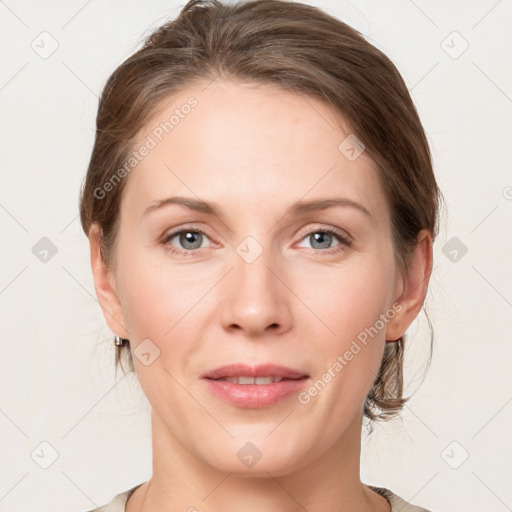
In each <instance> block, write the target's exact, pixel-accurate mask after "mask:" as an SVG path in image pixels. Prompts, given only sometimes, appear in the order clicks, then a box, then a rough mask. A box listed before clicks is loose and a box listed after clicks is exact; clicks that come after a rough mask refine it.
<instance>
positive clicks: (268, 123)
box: [123, 80, 386, 210]
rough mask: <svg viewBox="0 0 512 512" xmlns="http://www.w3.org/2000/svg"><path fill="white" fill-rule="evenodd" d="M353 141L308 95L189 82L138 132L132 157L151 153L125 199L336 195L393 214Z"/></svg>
mask: <svg viewBox="0 0 512 512" xmlns="http://www.w3.org/2000/svg"><path fill="white" fill-rule="evenodd" d="M347 137H348V139H347ZM351 137H353V135H351V134H350V127H349V126H348V124H347V123H346V122H345V121H344V120H343V118H342V117H341V116H340V115H339V114H336V113H335V112H334V111H333V110H332V109H330V108H329V107H328V106H327V105H325V104H324V103H322V102H320V101H318V100H315V99H313V98H311V97H306V96H303V95H299V94H296V93H293V92H289V91H285V90H282V89H280V88H277V87H274V86H268V85H261V84H238V83H237V84H235V83H233V82H228V81H220V80H215V81H214V82H213V83H210V84H209V85H207V86H206V87H205V84H201V85H195V86H190V87H188V88H186V89H184V90H182V91H180V92H179V93H177V94H175V95H173V96H172V98H169V99H168V100H166V101H165V102H162V103H161V105H160V106H159V107H158V109H157V110H156V111H155V113H154V114H153V115H152V117H151V118H150V119H149V120H148V121H147V122H146V124H145V125H144V128H143V129H142V130H141V131H140V133H139V134H138V136H137V140H136V142H135V144H134V148H135V151H137V150H139V152H140V148H142V147H143V146H144V145H146V146H148V147H150V149H149V150H147V151H144V153H145V156H144V157H143V158H141V159H140V161H138V163H137V164H136V166H135V167H134V169H133V170H132V171H131V173H130V176H129V183H128V184H127V185H128V186H127V189H126V190H125V194H126V195H127V196H129V197H128V198H127V201H130V203H131V207H132V208H133V209H137V210H141V209H143V208H145V207H146V206H147V203H148V202H149V201H152V200H155V199H159V198H162V197H163V196H165V195H189V196H190V195H195V196H197V197H199V198H201V199H204V200H209V199H211V200H212V201H215V202H222V201H224V200H226V201H228V202H233V201H234V200H236V199H238V200H239V201H240V202H241V203H243V204H245V206H246V208H254V209H261V206H262V205H265V204H268V205H269V206H271V205H276V207H277V206H278V205H280V204H282V203H283V202H286V203H291V202H294V201H297V200H298V199H300V198H301V197H305V196H307V197H306V198H313V197H317V196H324V195H326V194H331V195H332V192H334V191H336V192H339V193H343V195H345V196H350V198H351V199H354V200H359V201H361V202H364V203H366V204H367V205H368V208H369V209H374V210H378V209H379V208H386V206H385V200H384V197H383V193H382V189H381V187H380V184H379V180H378V178H377V173H376V169H375V166H374V163H373V161H372V160H371V159H370V158H369V156H368V155H367V154H366V153H365V152H364V151H363V152H362V153H361V154H360V155H359V156H358V157H357V158H355V159H353V158H348V157H347V153H346V152H345V150H346V145H347V143H348V144H350V141H351V140H352V139H351ZM347 141H349V142H347ZM356 150H358V148H357V147H356ZM348 156H349V157H350V156H353V154H352V155H350V154H348ZM356 156H357V154H356ZM123 201H124V199H123ZM132 208H131V209H132Z"/></svg>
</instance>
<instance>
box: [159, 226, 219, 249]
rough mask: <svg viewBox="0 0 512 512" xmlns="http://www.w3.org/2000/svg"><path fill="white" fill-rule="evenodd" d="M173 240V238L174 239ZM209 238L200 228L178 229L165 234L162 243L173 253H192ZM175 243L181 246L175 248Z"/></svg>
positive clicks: (201, 246)
mask: <svg viewBox="0 0 512 512" xmlns="http://www.w3.org/2000/svg"><path fill="white" fill-rule="evenodd" d="M175 239H176V241H174V242H173V240H175ZM205 240H209V238H208V237H207V236H206V234H205V233H204V232H203V231H201V230H200V229H188V228H185V229H180V230H179V231H175V232H174V233H171V234H170V235H168V236H166V237H165V238H164V240H163V241H162V244H163V245H165V246H166V247H167V248H169V249H170V251H171V252H175V253H180V254H183V253H194V252H195V251H196V250H197V249H201V248H203V247H205V246H204V245H203V242H204V241H205ZM176 245H178V246H181V249H179V248H176Z"/></svg>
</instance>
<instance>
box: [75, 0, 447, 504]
mask: <svg viewBox="0 0 512 512" xmlns="http://www.w3.org/2000/svg"><path fill="white" fill-rule="evenodd" d="M439 197H440V196H439V191H438V188H437V184H436V181H435V178H434V175H433V171H432V164H431V158H430V152H429V148H428V143H427V140H426V137H425V134H424V131H423V128H422V126H421V123H420V120H419V118H418V115H417V112H416V110H415V107H414V105H413V103H412V101H411V98H410V96H409V94H408V91H407V88H406V86H405V84H404V82H403V80H402V78H401V77H400V75H399V73H398V71H397V70H396V68H395V67H394V65H393V64H392V63H391V62H390V61H389V59H388V58H387V57H386V56H385V55H383V54H382V53H381V52H380V51H379V50H377V49H376V48H375V47H373V46H372V45H370V44H369V43H368V42H367V41H365V40H364V39H363V37H362V36H361V35H360V34H359V33H358V32H356V31H355V30H353V29H352V28H350V27H348V26H347V25H345V24H344V23H342V22H341V21H339V20H337V19H335V18H333V17H331V16H329V15H328V14H326V13H324V12H323V11H321V10H319V9H317V8H315V7H312V6H307V5H305V4H301V3H295V2H294V3H289V2H284V1H281V0H255V1H249V2H243V3H238V4H234V5H223V4H222V3H220V2H218V1H201V0H192V1H190V2H188V4H187V5H186V6H185V7H184V8H183V10H182V11H181V13H180V15H179V16H178V18H177V19H176V20H174V21H171V22H169V23H166V24H165V25H163V26H162V27H160V28H159V29H158V30H156V31H155V32H154V33H153V34H151V35H150V36H149V37H148V39H147V40H146V42H145V44H144V46H143V48H142V49H141V50H140V51H138V52H137V53H136V54H135V55H133V56H132V57H130V58H129V59H127V60H126V61H125V62H124V63H123V64H122V65H121V66H119V68H118V69H117V70H116V71H115V72H114V73H113V75H112V76H111V77H110V79H109V81H108V83H107V84H106V86H105V89H104V91H103V94H102V97H101V100H100V105H99V110H98V116H97V131H96V140H95V145H94V148H93V153H92V156H91V161H90V165H89V169H88V172H87V176H86V179H85V183H84V186H83V189H82V194H81V221H82V226H83V229H84V231H85V233H86V234H87V236H88V237H89V241H90V249H91V264H92V271H93V275H94V282H95V289H96V293H97V296H98V299H99V301H100V304H101V306H102V310H103V312H104V316H105V320H106V322H107V324H108V325H109V327H110V329H111V330H112V331H113V332H114V333H115V334H116V338H115V343H116V345H117V356H116V364H118V363H121V364H122V360H123V358H125V357H126V358H127V360H128V363H129V365H130V366H131V369H132V370H134V371H136V373H137V377H138V380H139V382H140V384H141V387H142V389H143V391H144V393H145V395H146V396H147V398H148V400H149V402H150V404H151V425H152V442H153V475H152V477H151V479H150V480H149V481H148V482H145V483H143V484H140V485H139V486H137V487H135V488H133V489H129V490H128V491H126V492H123V493H121V494H119V495H118V496H116V498H115V499H114V500H113V501H112V502H111V503H109V504H108V505H106V506H105V507H103V508H101V510H106V511H112V512H113V511H120V510H124V511H127V512H135V511H137V512H140V511H150V510H159V511H167V510H169V511H176V510H188V511H195V510H198V511H200V512H203V511H219V510H223V511H225V510H228V511H229V510H240V509H243V510H246V511H261V510H279V511H295V510H308V511H310V512H316V511H325V510H330V511H334V510H336V511H355V510H357V511H368V512H369V511H376V512H387V511H390V510H392V511H398V510H400V511H402V512H407V511H422V510H425V509H423V508H419V507H417V506H414V505H412V504H410V503H407V502H406V501H405V500H403V499H402V498H400V497H399V496H397V495H396V494H395V493H393V492H392V491H391V490H389V489H385V488H377V487H373V486H370V485H365V484H363V483H362V482H361V480H360V474H359V469H360V466H359V463H360V461H359V458H360V448H361V442H360V439H361V428H362V420H363V416H364V417H366V418H367V419H369V420H371V421H375V420H379V419H386V418H390V417H392V416H393V415H396V414H398V413H399V412H400V410H401V408H402V406H403V404H404V403H405V401H406V398H404V397H403V393H402V383H403V379H402V364H403V350H404V342H405V338H404V333H405V331H406V330H407V328H408V327H409V325H410V324H411V322H412V321H413V320H414V318H415V317H416V316H417V315H418V313H419V311H420V309H421V307H422V305H423V302H424V298H425V294H426V291H427V285H428V281H429V277H430V274H431V269H432V243H433V240H434V239H435V235H436V233H437V211H438V201H439Z"/></svg>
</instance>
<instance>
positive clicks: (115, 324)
mask: <svg viewBox="0 0 512 512" xmlns="http://www.w3.org/2000/svg"><path fill="white" fill-rule="evenodd" d="M101 236H102V234H101V228H100V226H99V225H98V224H97V223H93V224H92V226H91V228H90V229H89V246H90V253H91V267H92V274H93V277H94V288H95V290H96V296H97V297H98V301H99V303H100V306H101V309H102V311H103V316H104V317H105V321H106V322H107V324H108V326H109V328H110V330H111V331H112V332H113V333H115V334H116V335H117V336H120V337H121V338H129V334H128V331H127V329H126V327H125V322H124V317H123V310H122V307H121V302H120V300H119V297H118V295H117V291H116V287H115V276H114V272H113V270H112V269H109V268H108V267H107V266H106V265H105V262H104V261H103V256H102V254H101Z"/></svg>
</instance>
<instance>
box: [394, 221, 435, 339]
mask: <svg viewBox="0 0 512 512" xmlns="http://www.w3.org/2000/svg"><path fill="white" fill-rule="evenodd" d="M416 240H417V243H416V246H415V247H414V249H413V251H412V253H411V254H410V255H409V260H408V266H407V270H406V271H405V273H404V274H401V275H399V276H398V281H397V287H396V289H395V297H396V298H395V300H394V304H397V303H398V304H400V306H401V309H400V311H398V313H397V314H396V315H395V316H394V317H393V318H392V319H391V320H390V321H389V322H388V324H387V327H386V341H395V340H398V339H399V338H400V337H401V336H403V335H404V333H405V331H406V330H407V329H408V328H409V326H410V325H411V324H412V322H413V320H414V319H415V318H416V317H417V316H418V313H419V312H420V310H421V308H422V306H423V302H424V301H425V295H426V294H427V287H428V282H429V279H430V274H431V273H432V236H431V234H430V232H429V231H428V230H426V229H422V230H421V231H420V232H419V233H418V237H417V239H416Z"/></svg>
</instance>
